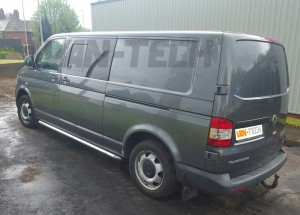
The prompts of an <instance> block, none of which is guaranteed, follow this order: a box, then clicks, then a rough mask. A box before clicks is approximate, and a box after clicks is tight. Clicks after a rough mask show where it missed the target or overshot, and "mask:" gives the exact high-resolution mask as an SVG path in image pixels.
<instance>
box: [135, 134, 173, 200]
mask: <svg viewBox="0 0 300 215" xmlns="http://www.w3.org/2000/svg"><path fill="white" fill-rule="evenodd" d="M129 169H130V174H131V177H132V179H133V181H134V183H135V184H136V185H137V187H138V188H139V189H140V190H141V191H142V192H143V193H144V194H146V195H147V196H149V197H151V198H156V199H159V198H163V197H166V196H168V195H170V194H172V193H173V192H174V191H175V190H176V188H177V182H176V174H175V167H174V163H173V160H172V158H171V156H170V154H169V152H168V151H167V150H166V149H165V148H164V147H163V146H162V145H161V144H160V143H158V142H156V141H152V140H146V141H143V142H141V143H139V144H137V145H136V146H135V147H134V149H133V151H132V153H131V155H130V159H129Z"/></svg>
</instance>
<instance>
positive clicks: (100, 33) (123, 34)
mask: <svg viewBox="0 0 300 215" xmlns="http://www.w3.org/2000/svg"><path fill="white" fill-rule="evenodd" d="M200 35H226V36H228V37H235V38H239V39H248V40H260V41H267V42H272V43H278V42H277V41H276V40H274V39H272V38H267V37H260V36H256V35H251V34H245V33H240V32H230V31H95V32H73V33H62V34H55V35H53V36H52V37H58V36H65V37H66V36H67V37H69V36H113V37H126V36H130V37H139V36H142V37H145V36H150V37H160V36H172V37H197V36H200ZM52 37H51V38H52ZM279 44H280V43H279Z"/></svg>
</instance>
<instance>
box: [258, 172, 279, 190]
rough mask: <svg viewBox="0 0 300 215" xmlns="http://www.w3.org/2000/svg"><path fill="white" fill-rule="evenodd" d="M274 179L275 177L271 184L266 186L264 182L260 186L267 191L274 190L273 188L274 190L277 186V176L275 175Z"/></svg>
mask: <svg viewBox="0 0 300 215" xmlns="http://www.w3.org/2000/svg"><path fill="white" fill-rule="evenodd" d="M274 177H275V178H274V181H273V183H272V184H267V183H266V182H265V181H263V182H261V184H262V185H263V186H264V187H266V188H268V189H274V188H276V187H277V185H278V179H279V175H277V174H275V175H274Z"/></svg>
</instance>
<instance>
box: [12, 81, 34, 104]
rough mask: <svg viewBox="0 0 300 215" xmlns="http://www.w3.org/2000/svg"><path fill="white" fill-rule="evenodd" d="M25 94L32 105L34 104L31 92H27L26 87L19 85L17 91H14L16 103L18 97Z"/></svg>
mask: <svg viewBox="0 0 300 215" xmlns="http://www.w3.org/2000/svg"><path fill="white" fill-rule="evenodd" d="M24 95H27V96H29V98H30V100H31V103H32V105H34V102H33V100H32V97H31V94H30V92H29V90H28V89H27V88H25V87H24V86H21V87H19V88H18V90H17V92H16V104H17V103H18V100H19V98H21V96H24Z"/></svg>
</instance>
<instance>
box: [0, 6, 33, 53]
mask: <svg viewBox="0 0 300 215" xmlns="http://www.w3.org/2000/svg"><path fill="white" fill-rule="evenodd" d="M25 23H26V34H27V41H28V43H27V42H26V35H25V26H24V20H21V19H20V16H19V11H18V10H14V12H13V13H8V14H4V10H3V9H2V8H1V9H0V36H1V37H2V38H3V39H19V40H21V41H22V44H23V47H24V50H25V53H24V54H25V55H27V53H26V45H28V48H29V52H30V54H33V53H34V52H35V43H34V41H33V39H32V31H31V28H30V25H29V21H25Z"/></svg>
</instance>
